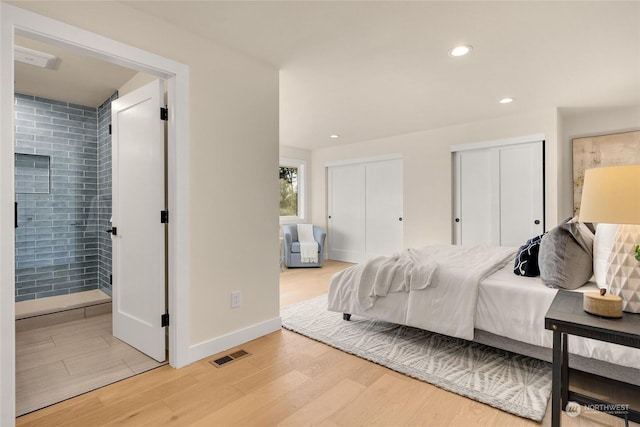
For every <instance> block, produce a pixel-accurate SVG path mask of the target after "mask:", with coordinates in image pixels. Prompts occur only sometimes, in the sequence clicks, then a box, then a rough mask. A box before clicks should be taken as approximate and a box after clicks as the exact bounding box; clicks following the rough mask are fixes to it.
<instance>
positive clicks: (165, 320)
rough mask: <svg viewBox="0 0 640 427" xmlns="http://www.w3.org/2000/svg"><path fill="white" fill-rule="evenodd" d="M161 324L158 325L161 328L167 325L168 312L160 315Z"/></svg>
mask: <svg viewBox="0 0 640 427" xmlns="http://www.w3.org/2000/svg"><path fill="white" fill-rule="evenodd" d="M160 322H161V324H160V326H162V327H163V328H164V327H165V326H169V313H165V314H163V315H162V316H161V320H160Z"/></svg>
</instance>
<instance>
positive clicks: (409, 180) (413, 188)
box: [311, 108, 564, 248]
mask: <svg viewBox="0 0 640 427" xmlns="http://www.w3.org/2000/svg"><path fill="white" fill-rule="evenodd" d="M557 121H558V115H557V111H556V109H555V108H552V109H545V110H540V111H535V112H530V113H526V114H520V115H514V116H509V117H503V118H499V119H494V120H487V121H481V122H474V123H467V124H464V125H458V126H452V127H447V128H442V129H434V130H430V131H424V132H417V133H412V134H406V135H397V136H393V137H388V138H382V139H378V140H375V141H367V142H364V143H358V144H350V145H346V146H343V147H341V146H339V145H338V144H339V143H336V146H335V147H331V148H325V149H318V150H314V151H313V152H312V164H313V173H312V179H311V192H312V194H311V204H312V221H313V223H314V224H318V225H323V226H325V227H326V185H325V182H326V179H325V173H326V168H325V164H326V163H327V162H333V161H338V160H347V159H357V158H366V157H375V156H382V155H387V154H396V153H401V154H402V156H403V183H404V194H403V199H404V216H403V218H404V222H403V223H404V247H405V248H409V247H417V246H422V245H426V244H434V243H440V244H449V243H451V221H452V215H451V212H452V197H451V196H452V194H451V185H452V184H451V182H452V168H451V151H450V147H451V146H452V145H457V144H465V143H474V142H482V141H489V140H498V139H505V138H511V137H518V136H525V135H532V134H538V133H541V134H544V135H545V139H546V158H545V162H546V177H545V178H546V188H545V193H546V209H545V215H546V224H547V228H549V227H552V226H553V225H555V224H556V223H557V222H558V218H559V204H558V200H559V198H561V197H564V194H560V193H559V188H558V184H557V183H558V180H559V178H558V176H559V175H558V168H557V164H558V161H559V151H560V150H559V147H558V143H557V139H558V137H557ZM329 244H330V242H329Z"/></svg>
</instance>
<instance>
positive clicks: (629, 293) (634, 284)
mask: <svg viewBox="0 0 640 427" xmlns="http://www.w3.org/2000/svg"><path fill="white" fill-rule="evenodd" d="M638 244H640V226H637V225H620V226H619V227H618V232H617V234H616V238H615V242H614V244H613V248H612V249H611V254H610V255H609V261H608V267H607V279H606V280H607V283H609V293H611V294H613V295H618V296H620V297H621V298H622V310H623V311H626V312H629V313H640V264H638V261H637V260H636V259H635V251H634V249H635V247H636V245H638Z"/></svg>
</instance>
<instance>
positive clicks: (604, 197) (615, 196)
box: [579, 165, 640, 224]
mask: <svg viewBox="0 0 640 427" xmlns="http://www.w3.org/2000/svg"><path fill="white" fill-rule="evenodd" d="M579 216H580V221H581V222H604V223H609V224H640V165H628V166H612V167H603V168H594V169H587V170H586V171H585V174H584V185H583V186H582V199H581V201H580V214H579Z"/></svg>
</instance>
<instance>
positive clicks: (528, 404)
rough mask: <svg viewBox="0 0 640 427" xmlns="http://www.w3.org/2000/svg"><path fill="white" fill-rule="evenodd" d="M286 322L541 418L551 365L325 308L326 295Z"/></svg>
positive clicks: (296, 308)
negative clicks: (346, 317)
mask: <svg viewBox="0 0 640 427" xmlns="http://www.w3.org/2000/svg"><path fill="white" fill-rule="evenodd" d="M281 316H282V326H283V327H284V328H286V329H289V330H291V331H293V332H297V333H299V334H302V335H305V336H307V337H309V338H313V339H315V340H317V341H320V342H323V343H325V344H328V345H330V346H332V347H335V348H338V349H340V350H343V351H346V352H348V353H351V354H354V355H356V356H359V357H362V358H364V359H367V360H370V361H372V362H375V363H378V364H380V365H382V366H386V367H387V368H389V369H393V370H394V371H397V372H400V373H403V374H405V375H409V376H411V377H414V378H417V379H419V380H422V381H426V382H428V383H430V384H433V385H435V386H438V387H440V388H443V389H445V390H449V391H452V392H454V393H457V394H459V395H462V396H466V397H469V398H471V399H474V400H477V401H479V402H483V403H486V404H488V405H491V406H493V407H495V408H498V409H501V410H503V411H506V412H510V413H512V414H515V415H519V416H521V417H525V418H530V419H532V420H535V421H541V420H542V418H543V417H544V414H545V411H546V408H547V402H548V400H549V396H550V394H551V364H549V363H547V362H543V361H540V360H537V359H533V358H530V357H526V356H522V355H518V354H515V353H510V352H508V351H504V350H499V349H495V348H493V347H488V346H485V345H482V344H477V343H474V342H471V341H466V340H462V339H458V338H451V337H448V336H445V335H440V334H435V333H432V332H428V331H424V330H422V329H416V328H411V327H407V326H400V325H396V324H392V323H388V322H382V321H377V320H369V319H365V318H363V317H359V316H355V315H354V316H352V317H351V321H348V322H347V321H345V320H342V314H340V313H334V312H330V311H327V296H326V295H323V296H320V297H317V298H313V299H310V300H307V301H303V302H301V303H298V304H294V305H290V306H288V307H284V308H283V309H282V310H281Z"/></svg>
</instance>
